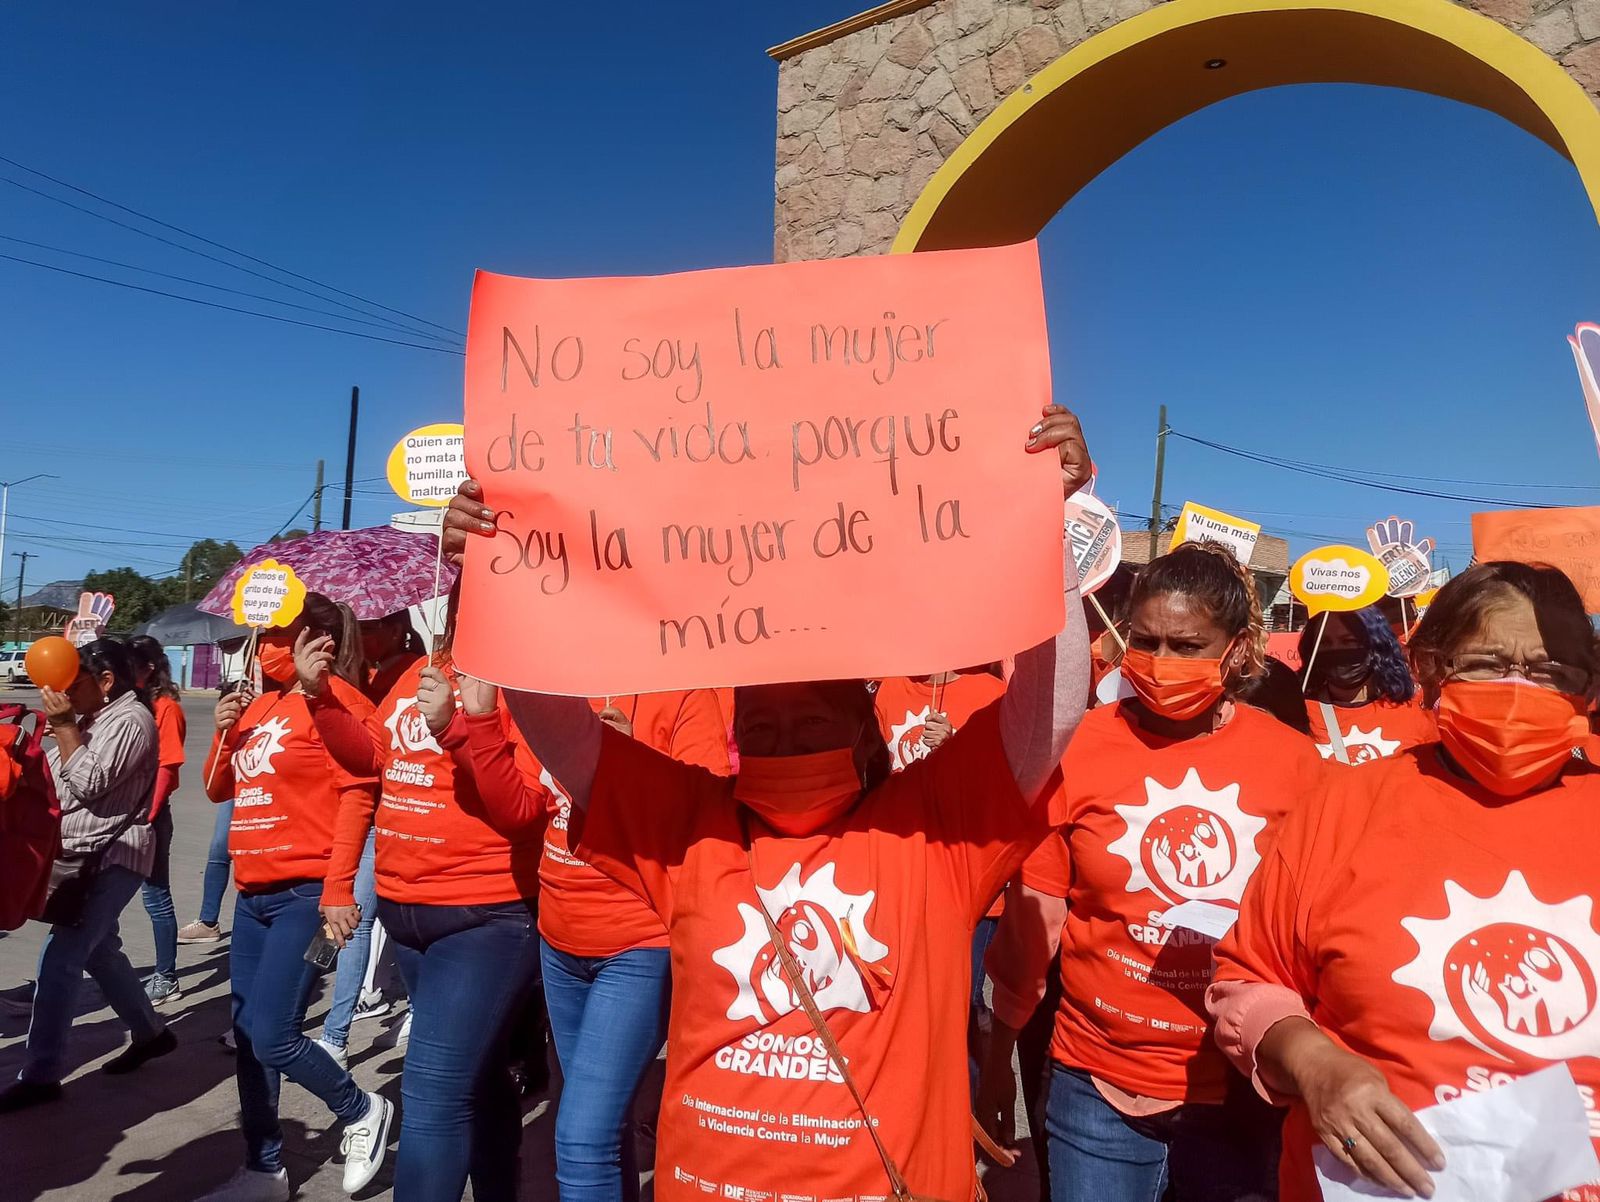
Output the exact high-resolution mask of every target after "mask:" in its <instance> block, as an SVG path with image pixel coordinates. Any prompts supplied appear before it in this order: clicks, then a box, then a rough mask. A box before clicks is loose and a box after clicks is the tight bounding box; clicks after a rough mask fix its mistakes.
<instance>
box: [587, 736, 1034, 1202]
mask: <svg viewBox="0 0 1600 1202" xmlns="http://www.w3.org/2000/svg"><path fill="white" fill-rule="evenodd" d="M1010 779H1011V776H1010V768H1008V762H1006V755H1005V747H1003V746H1002V739H1000V723H998V706H992V707H989V709H987V711H984V712H981V714H978V715H976V717H973V719H971V722H968V723H966V728H965V730H963V731H962V733H960V735H957V736H955V738H954V739H950V743H949V744H947V746H946V747H942V749H941V752H939V754H938V755H931V757H928V759H926V760H920V762H917V763H914V765H912V767H910V768H907V770H906V771H902V773H898V775H894V776H890V778H888V781H885V783H883V784H882V786H878V787H877V789H874V791H872V792H870V794H867V795H866V797H864V799H862V800H861V802H859V803H858V805H856V807H854V808H853V810H851V811H850V813H848V815H845V816H843V818H842V819H838V821H837V823H834V824H830V826H829V827H826V829H824V831H821V832H818V834H814V835H808V837H803V839H784V837H776V835H771V834H768V832H766V827H765V826H763V824H762V823H760V821H758V819H755V818H750V819H749V827H750V834H752V835H754V859H755V872H754V879H752V869H750V855H749V853H747V851H746V842H744V832H742V827H741V813H747V811H746V810H744V807H741V805H738V803H736V802H734V800H733V787H734V783H733V781H731V779H720V778H717V776H712V775H710V773H707V771H706V770H702V768H690V767H685V765H680V763H674V762H672V760H667V759H666V757H662V755H661V754H658V752H653V751H650V749H648V747H643V746H640V744H637V743H630V741H627V739H622V738H619V736H618V735H614V733H613V731H606V733H605V743H603V744H602V754H600V767H598V771H597V775H595V783H594V791H592V794H590V800H589V807H587V811H584V813H582V815H581V816H578V818H579V823H581V826H579V831H578V839H579V847H581V850H582V851H584V853H586V855H587V856H589V858H590V859H592V861H594V864H595V866H597V867H600V869H602V871H605V872H608V874H610V875H613V877H614V879H616V880H619V882H622V883H624V885H627V887H629V888H630V890H634V891H635V893H637V895H638V896H640V898H645V899H646V901H648V903H650V906H651V908H653V909H654V911H656V912H658V914H659V916H661V919H662V920H664V922H666V924H667V928H669V930H670V932H672V944H670V946H672V978H674V981H675V983H677V989H675V991H674V999H672V1016H670V1026H669V1032H667V1084H666V1093H664V1096H666V1103H664V1104H662V1111H661V1133H659V1141H658V1144H656V1148H658V1152H656V1197H658V1199H661V1202H690V1199H696V1200H699V1199H704V1197H706V1196H707V1194H717V1196H720V1197H742V1199H752V1197H770V1199H779V1197H782V1196H784V1194H794V1192H795V1191H797V1189H802V1188H803V1191H805V1194H806V1196H814V1197H818V1199H824V1197H829V1199H837V1197H850V1199H858V1197H870V1196H878V1197H882V1196H885V1194H888V1183H886V1180H885V1175H883V1167H882V1162H880V1160H878V1157H877V1154H875V1151H874V1148H872V1141H870V1140H869V1138H867V1135H866V1133H864V1132H862V1128H861V1117H859V1112H858V1111H856V1106H854V1103H853V1101H851V1096H850V1092H848V1090H846V1088H845V1085H843V1080H842V1077H840V1076H838V1074H837V1072H835V1069H834V1068H832V1063H830V1061H829V1058H827V1055H826V1052H824V1050H822V1047H821V1044H819V1042H818V1040H816V1037H814V1036H813V1029H811V1024H810V1021H808V1020H806V1016H805V1012H802V1010H800V1008H798V1004H797V1000H795V999H794V996H792V992H790V989H789V986H787V983H786V980H784V976H782V972H781V968H779V967H778V962H776V954H774V952H773V948H771V941H770V938H768V933H766V925H765V922H763V920H762V917H760V912H758V911H757V909H755V904H757V898H758V895H760V899H762V903H763V904H766V908H768V912H770V914H771V917H773V922H774V924H776V925H778V927H779V930H782V932H784V933H786V935H787V938H789V943H790V948H792V949H794V954H795V957H797V959H798V960H800V962H802V967H803V970H805V972H806V978H808V984H810V986H811V991H813V992H814V996H816V1000H818V1005H819V1007H821V1008H822V1012H824V1013H826V1016H827V1021H829V1026H830V1028H832V1031H834V1036H835V1037H837V1039H838V1044H840V1047H842V1050H843V1055H845V1058H846V1061H848V1063H850V1069H851V1076H853V1077H854V1080H856V1084H858V1087H859V1088H861V1092H862V1096H864V1098H866V1104H867V1111H869V1112H870V1114H872V1116H874V1119H875V1120H877V1122H878V1124H880V1127H878V1135H880V1136H882V1138H883V1143H885V1146H886V1148H888V1149H890V1152H891V1156H893V1157H894V1160H896V1164H898V1165H899V1167H901V1172H902V1173H904V1175H906V1180H907V1183H909V1184H910V1188H912V1189H914V1191H915V1192H918V1194H926V1196H931V1197H942V1199H968V1197H971V1196H973V1189H974V1176H973V1157H971V1125H970V1117H968V1080H966V1007H968V980H970V976H971V936H973V927H974V925H976V922H978V919H979V917H981V916H982V911H984V906H987V904H989V898H992V896H994V895H995V891H997V890H998V888H1000V885H1002V882H1005V880H1006V879H1010V875H1011V872H1014V871H1016V867H1018V864H1021V861H1022V856H1024V855H1026V853H1027V850H1029V848H1032V847H1034V845H1035V843H1037V842H1038V839H1040V835H1042V834H1043V831H1045V829H1046V824H1048V821H1050V816H1048V813H1046V802H1045V800H1043V799H1042V800H1040V802H1038V803H1034V805H1029V803H1026V802H1024V800H1022V797H1021V795H1019V794H1018V791H1016V786H1014V784H1013V786H1011V789H1010V792H1008V794H1006V792H1003V791H1002V789H1000V787H998V786H997V784H995V781H1010ZM1048 795H1053V794H1048ZM851 949H853V951H851ZM952 986H954V988H952Z"/></svg>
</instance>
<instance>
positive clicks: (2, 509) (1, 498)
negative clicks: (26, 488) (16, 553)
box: [0, 472, 61, 576]
mask: <svg viewBox="0 0 1600 1202" xmlns="http://www.w3.org/2000/svg"><path fill="white" fill-rule="evenodd" d="M59 479H61V477H60V476H52V475H50V473H48V472H39V473H37V474H35V475H32V476H24V477H23V478H22V479H20V480H0V576H3V575H5V567H6V514H7V511H8V510H9V509H10V508H11V490H12V489H13V488H15V487H16V486H17V485H19V484H26V483H28V481H30V480H59ZM23 562H24V563H26V562H27V561H26V560H24V561H23Z"/></svg>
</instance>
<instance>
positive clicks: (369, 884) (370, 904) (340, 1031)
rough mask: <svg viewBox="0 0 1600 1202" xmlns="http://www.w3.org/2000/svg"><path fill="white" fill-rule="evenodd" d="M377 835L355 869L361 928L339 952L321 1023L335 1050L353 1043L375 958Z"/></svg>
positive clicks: (371, 837) (370, 837)
mask: <svg viewBox="0 0 1600 1202" xmlns="http://www.w3.org/2000/svg"><path fill="white" fill-rule="evenodd" d="M375 838H376V834H375V832H373V831H370V830H369V831H368V832H367V845H366V847H365V848H363V849H362V851H361V863H360V865H359V866H358V867H357V868H356V880H355V887H354V890H353V892H354V893H355V898H356V905H358V906H360V907H361V925H359V926H358V927H356V932H355V934H354V935H351V936H350V938H349V940H348V941H347V942H346V943H345V945H344V947H343V948H342V949H341V950H340V952H339V966H338V968H337V969H336V970H335V971H334V974H333V1001H332V1002H330V1003H329V1004H328V1016H327V1017H326V1018H325V1019H323V1020H322V1038H324V1039H326V1040H327V1041H328V1042H329V1043H331V1044H333V1045H334V1046H335V1047H341V1048H342V1047H344V1046H345V1045H346V1044H348V1043H349V1042H350V1020H351V1019H352V1018H353V1017H355V1012H356V1003H357V1002H359V1001H360V1000H361V982H362V981H363V980H365V979H366V975H367V957H368V956H369V955H371V954H372V924H373V923H374V922H376V921H377V918H378V878H377V873H376V869H375V868H374V866H373V865H374V861H373V855H374V845H373V840H374V839H375Z"/></svg>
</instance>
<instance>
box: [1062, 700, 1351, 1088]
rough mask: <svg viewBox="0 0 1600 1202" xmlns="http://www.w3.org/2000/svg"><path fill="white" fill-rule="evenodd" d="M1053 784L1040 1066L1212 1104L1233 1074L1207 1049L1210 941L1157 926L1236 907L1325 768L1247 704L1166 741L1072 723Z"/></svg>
mask: <svg viewBox="0 0 1600 1202" xmlns="http://www.w3.org/2000/svg"><path fill="white" fill-rule="evenodd" d="M1061 771H1062V776H1063V778H1064V780H1065V782H1066V785H1065V793H1066V823H1065V825H1064V827H1063V829H1062V832H1061V834H1062V837H1063V838H1064V839H1065V840H1066V848H1067V852H1068V855H1069V857H1070V860H1071V871H1072V882H1071V885H1072V887H1071V891H1070V892H1069V893H1068V894H1067V895H1066V896H1067V922H1066V926H1065V927H1063V928H1062V932H1061V982H1062V993H1061V1006H1060V1009H1059V1010H1057V1012H1056V1025H1055V1037H1054V1039H1053V1041H1052V1043H1051V1048H1050V1051H1051V1055H1052V1056H1053V1057H1054V1058H1055V1059H1056V1060H1057V1061H1059V1062H1060V1063H1062V1064H1064V1065H1066V1066H1068V1067H1069V1068H1076V1069H1080V1070H1082V1071H1084V1072H1088V1073H1091V1074H1093V1075H1094V1076H1095V1077H1097V1078H1100V1079H1101V1080H1104V1081H1106V1082H1108V1083H1110V1084H1111V1085H1113V1086H1115V1087H1116V1088H1118V1089H1120V1090H1123V1091H1125V1092H1127V1093H1131V1094H1136V1095H1138V1096H1139V1097H1142V1098H1152V1099H1161V1100H1165V1101H1181V1102H1220V1101H1222V1099H1223V1096H1224V1094H1225V1092H1226V1083H1227V1074H1228V1072H1229V1071H1230V1070H1229V1069H1228V1066H1227V1063H1226V1061H1225V1060H1224V1059H1223V1056H1222V1053H1221V1052H1220V1051H1219V1050H1218V1049H1217V1048H1216V1046H1215V1045H1214V1044H1213V1043H1212V1042H1211V1040H1210V1039H1209V1038H1208V1036H1207V1030H1208V1025H1209V1024H1208V1020H1207V1017H1206V1004H1205V995H1206V989H1207V987H1208V986H1209V985H1210V984H1211V942H1210V941H1209V940H1208V939H1206V938H1205V937H1203V936H1201V935H1197V934H1195V933H1193V932H1191V931H1187V930H1181V929H1169V928H1167V927H1164V926H1162V925H1160V921H1159V920H1160V918H1161V916H1162V915H1163V914H1164V913H1166V911H1168V910H1170V909H1171V908H1172V907H1174V906H1176V905H1178V904H1179V903H1181V902H1185V901H1207V902H1212V903H1214V904H1217V905H1223V906H1229V907H1237V906H1238V904H1239V899H1240V898H1241V897H1242V896H1243V895H1244V887H1245V882H1246V881H1248V880H1249V879H1250V874H1251V873H1252V872H1254V871H1255V869H1256V866H1257V865H1258V864H1259V863H1260V862H1261V857H1262V855H1263V854H1264V853H1265V852H1266V850H1267V849H1268V848H1269V847H1270V846H1271V843H1272V837H1273V835H1274V833H1275V828H1276V825H1277V823H1278V821H1279V820H1280V819H1281V818H1282V817H1283V815H1284V814H1285V813H1286V812H1288V811H1289V809H1290V808H1291V807H1292V806H1294V805H1295V804H1297V803H1298V802H1299V800H1300V799H1301V797H1303V796H1304V795H1305V794H1306V793H1307V792H1309V791H1310V790H1312V789H1313V788H1315V787H1316V785H1317V782H1318V780H1319V779H1320V777H1321V776H1322V775H1323V773H1324V771H1325V770H1324V769H1323V767H1322V762H1321V760H1320V759H1319V758H1318V757H1317V754H1316V752H1315V751H1314V750H1313V749H1312V747H1311V745H1310V744H1309V743H1308V742H1306V740H1305V738H1304V737H1303V736H1302V735H1300V734H1299V733H1298V732H1296V731H1293V730H1291V729H1289V728H1288V727H1287V726H1284V725H1283V724H1282V723H1281V722H1278V721H1277V720H1275V719H1273V718H1271V717H1269V716H1268V715H1266V714H1264V713H1262V712H1261V711H1259V710H1256V709H1252V708H1251V707H1250V706H1248V705H1235V706H1234V709H1233V717H1232V718H1231V719H1230V720H1229V721H1228V723H1227V724H1226V725H1225V726H1223V727H1222V729H1221V730H1219V731H1216V732H1215V733H1213V734H1210V735H1204V736H1201V737H1198V738H1192V739H1182V740H1179V741H1177V742H1173V741H1170V740H1166V739H1160V738H1157V737H1156V736H1154V735H1151V734H1149V733H1148V732H1146V731H1145V730H1143V729H1142V728H1141V727H1140V726H1139V725H1138V724H1137V723H1136V722H1135V721H1134V720H1133V717H1132V715H1131V712H1130V711H1129V708H1128V706H1126V705H1120V704H1119V705H1115V706H1105V707H1103V708H1101V709H1097V710H1093V711H1091V712H1090V713H1089V714H1088V715H1087V716H1086V717H1085V718H1084V720H1083V723H1082V725H1081V726H1079V727H1078V731H1077V733H1076V734H1075V735H1074V736H1073V738H1072V742H1071V744H1069V745H1068V747H1067V754H1066V757H1065V758H1064V759H1063V760H1062V762H1061Z"/></svg>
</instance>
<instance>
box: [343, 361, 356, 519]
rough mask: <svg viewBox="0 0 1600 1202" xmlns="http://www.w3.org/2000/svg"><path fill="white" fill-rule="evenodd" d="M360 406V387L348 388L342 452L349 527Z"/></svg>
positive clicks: (345, 517)
mask: <svg viewBox="0 0 1600 1202" xmlns="http://www.w3.org/2000/svg"><path fill="white" fill-rule="evenodd" d="M360 408H361V389H359V388H351V389H350V442H349V444H348V445H347V446H346V447H345V452H344V525H343V526H342V527H341V529H344V530H348V529H350V492H351V489H352V488H353V487H354V486H355V480H356V413H357V412H358V411H359V410H360Z"/></svg>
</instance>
